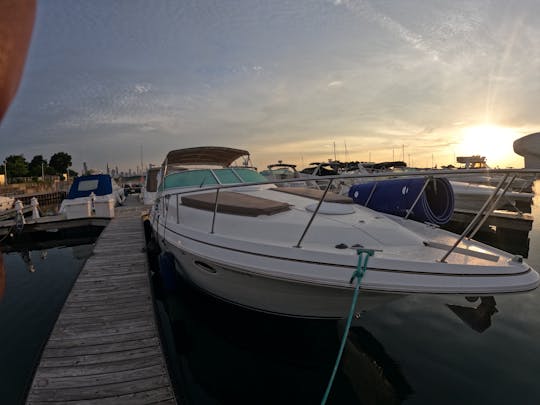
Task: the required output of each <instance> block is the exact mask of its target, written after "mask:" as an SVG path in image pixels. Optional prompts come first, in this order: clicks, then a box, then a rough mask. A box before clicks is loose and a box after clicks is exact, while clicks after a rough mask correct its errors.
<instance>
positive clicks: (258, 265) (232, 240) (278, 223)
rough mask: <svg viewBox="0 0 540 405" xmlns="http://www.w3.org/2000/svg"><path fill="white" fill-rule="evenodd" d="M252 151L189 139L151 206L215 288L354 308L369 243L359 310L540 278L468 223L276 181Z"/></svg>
mask: <svg viewBox="0 0 540 405" xmlns="http://www.w3.org/2000/svg"><path fill="white" fill-rule="evenodd" d="M247 153H248V152H247V151H243V150H238V149H230V148H220V147H201V148H189V149H180V150H175V151H172V152H169V154H168V155H167V157H166V159H165V161H164V163H163V166H162V168H161V172H160V178H161V181H160V185H159V187H158V195H157V198H156V203H155V204H154V206H153V208H152V210H151V214H150V221H151V223H152V228H153V231H154V235H155V237H156V239H157V241H158V242H159V244H160V247H161V249H162V251H163V252H165V253H169V254H172V255H173V256H174V259H175V260H174V263H175V268H176V270H177V272H178V273H179V274H180V275H181V276H182V277H183V278H185V279H186V280H188V281H189V282H191V283H193V284H194V285H195V286H197V287H199V288H201V289H202V290H204V291H206V292H207V293H209V294H212V295H214V296H217V297H219V298H221V299H223V300H226V301H230V302H233V303H236V304H238V305H241V306H245V307H248V308H252V309H255V310H259V311H265V312H270V313H275V314H281V315H287V316H295V317H307V318H309V317H314V318H332V319H335V318H343V317H346V316H347V314H348V311H349V306H350V303H351V298H352V295H353V290H354V285H353V283H351V281H350V280H351V276H352V274H353V273H354V272H355V270H356V269H357V267H358V263H359V255H363V253H362V251H358V249H371V250H372V251H373V252H374V255H373V256H372V257H370V258H369V262H368V264H367V271H366V272H365V275H364V277H363V279H362V280H361V285H360V296H359V300H358V306H357V308H356V310H362V309H368V308H370V307H373V306H376V305H379V304H381V303H384V302H387V301H389V300H393V299H396V298H399V297H402V296H404V295H408V294H416V293H420V294H458V295H465V296H482V295H494V294H502V293H518V292H523V291H529V290H532V289H535V288H536V287H537V286H538V285H539V282H540V277H539V275H538V273H537V272H536V271H534V270H533V269H532V268H531V267H530V266H529V265H528V264H527V263H525V262H524V261H523V260H522V258H521V257H520V256H514V255H512V254H509V253H506V252H503V251H501V250H498V249H496V248H493V247H490V246H487V245H485V244H482V243H479V242H477V241H474V240H470V239H468V238H466V236H467V235H466V234H464V235H461V236H459V235H455V234H452V233H449V232H446V231H444V230H441V229H439V228H437V227H435V226H433V225H431V224H426V223H421V222H416V221H412V220H410V219H405V218H400V217H397V216H393V215H387V214H382V213H379V212H376V211H373V210H371V209H369V208H366V207H363V206H360V205H356V204H352V203H351V199H350V198H348V197H345V196H339V195H337V194H329V193H328V192H327V190H328V189H329V188H330V185H329V186H328V187H327V189H326V190H324V191H323V190H314V189H302V188H292V187H291V188H286V187H276V186H275V185H274V184H269V183H268V182H267V181H266V179H264V178H263V177H262V176H261V175H260V174H259V173H257V172H256V171H254V170H251V169H249V168H246V167H231V166H230V165H231V163H232V162H234V161H235V160H236V159H237V158H239V157H241V156H243V155H245V154H247ZM418 175H420V174H418ZM422 175H423V174H422ZM428 175H430V174H428ZM407 176H411V174H407ZM341 178H342V177H336V178H333V177H328V178H326V180H328V182H330V183H332V182H333V181H334V180H335V181H336V182H338V181H340V179H341ZM290 181H294V180H279V181H276V182H275V183H283V182H290ZM330 197H331V198H330ZM323 198H324V199H325V200H324V201H322V199H323ZM216 201H217V205H216Z"/></svg>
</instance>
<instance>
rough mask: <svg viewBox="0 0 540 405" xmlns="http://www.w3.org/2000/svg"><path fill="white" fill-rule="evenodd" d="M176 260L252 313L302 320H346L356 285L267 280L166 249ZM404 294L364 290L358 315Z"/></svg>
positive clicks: (193, 277)
mask: <svg viewBox="0 0 540 405" xmlns="http://www.w3.org/2000/svg"><path fill="white" fill-rule="evenodd" d="M165 248H166V249H167V250H169V251H170V252H171V253H172V254H173V255H174V257H175V259H176V261H175V262H176V263H175V265H176V271H177V272H178V273H179V274H180V276H181V277H182V278H183V279H185V280H186V281H188V282H189V283H191V284H193V285H194V286H196V287H197V288H199V289H201V290H203V291H205V292H206V293H208V294H210V295H213V296H215V297H217V298H220V299H222V300H225V301H228V302H231V303H233V304H236V305H240V306H242V307H247V308H250V309H252V310H257V311H261V312H267V313H272V314H276V315H286V316H292V317H300V318H320V319H324V318H326V319H341V318H345V317H347V315H348V313H349V311H350V306H351V301H352V298H353V293H354V286H353V285H350V286H348V287H329V286H324V285H320V284H314V283H306V282H298V281H297V282H294V281H293V282H291V281H290V280H285V279H279V278H275V277H267V276H263V275H261V274H257V273H254V272H250V271H247V270H245V269H240V268H237V267H233V266H230V265H223V264H220V263H217V262H215V261H212V260H209V259H206V258H202V257H200V256H196V255H193V254H190V253H187V252H186V251H185V250H181V249H179V248H177V247H175V246H172V245H170V244H167V246H166V247H165ZM404 296H405V295H404V294H392V293H380V292H372V291H361V292H360V295H359V298H358V302H357V305H356V308H355V312H361V311H365V310H369V309H371V308H374V307H377V306H379V305H382V304H385V303H387V302H390V301H393V300H396V299H399V298H401V297H404Z"/></svg>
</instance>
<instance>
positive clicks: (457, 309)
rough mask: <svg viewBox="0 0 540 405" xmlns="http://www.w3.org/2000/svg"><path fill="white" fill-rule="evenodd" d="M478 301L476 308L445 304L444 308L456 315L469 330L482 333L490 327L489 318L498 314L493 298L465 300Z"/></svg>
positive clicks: (469, 298) (470, 298)
mask: <svg viewBox="0 0 540 405" xmlns="http://www.w3.org/2000/svg"><path fill="white" fill-rule="evenodd" d="M478 299H480V305H478V306H477V307H476V308H471V307H464V306H461V305H452V304H447V305H446V306H447V307H448V308H450V310H451V311H452V312H453V313H454V314H456V315H457V316H458V317H459V319H461V320H462V321H463V322H464V323H465V324H466V325H468V326H470V327H471V329H473V330H475V331H477V332H479V333H482V332H484V331H485V330H486V329H488V328H489V327H490V326H491V316H492V315H494V314H496V313H497V312H499V311H498V310H497V307H496V306H497V303H496V302H495V298H494V297H480V298H479V297H468V298H467V300H468V301H471V302H476V301H478Z"/></svg>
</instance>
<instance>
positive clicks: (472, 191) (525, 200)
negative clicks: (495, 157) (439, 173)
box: [450, 180, 534, 211]
mask: <svg viewBox="0 0 540 405" xmlns="http://www.w3.org/2000/svg"><path fill="white" fill-rule="evenodd" d="M450 184H451V185H452V188H453V190H454V195H455V206H456V209H457V210H474V211H478V210H479V209H480V208H481V207H482V205H484V203H485V202H486V200H487V199H488V198H490V196H491V195H492V194H493V193H494V192H495V187H493V186H487V185H483V184H475V183H468V182H464V181H455V180H451V181H450ZM498 193H499V194H502V190H500V191H499V192H498ZM533 197H534V193H524V192H519V191H507V192H506V193H504V196H502V198H501V199H500V200H499V201H498V202H497V206H496V207H495V208H496V209H503V208H511V207H516V204H518V203H521V204H529V205H530V204H531V203H532V199H533Z"/></svg>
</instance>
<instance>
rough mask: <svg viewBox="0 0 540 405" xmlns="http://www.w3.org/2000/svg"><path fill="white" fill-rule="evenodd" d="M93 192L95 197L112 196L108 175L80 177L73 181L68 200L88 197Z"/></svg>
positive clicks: (110, 181)
mask: <svg viewBox="0 0 540 405" xmlns="http://www.w3.org/2000/svg"><path fill="white" fill-rule="evenodd" d="M92 192H94V194H95V195H96V196H98V195H107V194H112V192H113V190H112V180H111V176H109V175H108V174H91V175H88V176H80V177H77V178H75V180H73V184H72V185H71V188H70V189H69V193H68V196H67V198H68V200H73V199H74V198H79V197H88V196H90V194H91V193H92Z"/></svg>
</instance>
